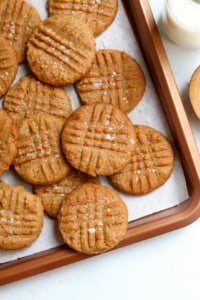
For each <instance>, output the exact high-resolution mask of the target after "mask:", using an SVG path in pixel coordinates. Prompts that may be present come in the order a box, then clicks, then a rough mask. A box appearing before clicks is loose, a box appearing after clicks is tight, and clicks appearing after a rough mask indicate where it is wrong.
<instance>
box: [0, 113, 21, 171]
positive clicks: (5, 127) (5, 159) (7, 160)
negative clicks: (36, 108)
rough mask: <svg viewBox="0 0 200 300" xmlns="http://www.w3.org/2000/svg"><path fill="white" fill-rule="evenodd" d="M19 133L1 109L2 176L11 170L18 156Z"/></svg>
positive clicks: (0, 168) (0, 162)
mask: <svg viewBox="0 0 200 300" xmlns="http://www.w3.org/2000/svg"><path fill="white" fill-rule="evenodd" d="M17 140H18V131H17V127H16V125H15V122H14V121H13V119H12V118H11V117H10V116H9V115H8V113H7V112H6V111H4V110H3V109H0V176H1V175H3V173H4V172H5V171H7V170H8V169H9V167H10V166H11V164H12V162H13V160H14V159H15V157H16V155H17Z"/></svg>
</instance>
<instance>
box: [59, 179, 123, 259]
mask: <svg viewBox="0 0 200 300" xmlns="http://www.w3.org/2000/svg"><path fill="white" fill-rule="evenodd" d="M57 219H58V227H59V230H60V232H61V234H62V237H63V240H64V242H65V243H66V244H67V245H68V246H69V247H71V248H73V249H74V250H76V251H78V252H81V253H86V254H90V255H91V254H97V253H103V252H105V251H108V250H110V249H112V248H113V247H115V246H117V245H118V243H119V242H120V241H121V240H122V239H123V238H124V236H125V234H126V231H127V225H128V209H127V206H126V204H125V202H124V201H123V200H122V199H121V198H120V196H119V195H118V194H117V193H116V192H115V191H114V190H112V189H111V188H109V187H106V186H102V185H96V184H93V183H85V184H83V185H81V186H80V187H78V188H77V189H75V190H74V191H73V192H72V193H70V194H69V196H68V197H67V198H66V199H65V200H64V201H63V203H62V206H61V209H60V211H59V214H58V218H57Z"/></svg>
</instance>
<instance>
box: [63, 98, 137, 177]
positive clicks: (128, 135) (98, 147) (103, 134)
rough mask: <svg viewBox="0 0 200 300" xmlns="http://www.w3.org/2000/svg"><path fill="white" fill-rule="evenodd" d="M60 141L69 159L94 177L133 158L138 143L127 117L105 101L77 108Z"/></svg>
mask: <svg viewBox="0 0 200 300" xmlns="http://www.w3.org/2000/svg"><path fill="white" fill-rule="evenodd" d="M61 140H62V148H63V152H64V154H65V157H66V158H67V161H68V162H69V163H70V164H71V165H72V166H73V167H74V168H75V169H77V170H79V171H81V172H83V173H86V174H89V175H91V176H97V175H111V174H113V173H116V172H117V171H119V170H120V169H121V168H123V167H124V166H125V165H126V164H127V163H128V162H129V161H130V159H131V155H132V152H133V151H134V149H135V146H136V136H135V129H134V126H133V124H132V122H131V121H130V119H129V118H128V116H127V115H126V114H125V113H123V112H122V111H121V110H120V109H118V108H117V107H114V106H113V105H110V104H104V103H95V104H90V105H84V106H81V107H79V108H78V109H76V110H75V111H74V112H73V113H72V114H71V115H70V116H69V118H68V119H67V121H66V123H65V125H64V128H63V131H62V135H61Z"/></svg>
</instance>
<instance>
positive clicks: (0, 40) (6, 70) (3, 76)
mask: <svg viewBox="0 0 200 300" xmlns="http://www.w3.org/2000/svg"><path fill="white" fill-rule="evenodd" d="M17 70H18V62H17V56H16V52H15V49H14V48H13V46H12V45H10V43H9V41H8V40H6V39H5V38H4V37H3V36H0V98H1V97H2V96H3V95H4V94H5V93H6V92H7V90H8V89H9V87H10V85H11V83H12V82H13V80H14V79H15V76H16V74H17Z"/></svg>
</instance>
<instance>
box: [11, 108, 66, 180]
mask: <svg viewBox="0 0 200 300" xmlns="http://www.w3.org/2000/svg"><path fill="white" fill-rule="evenodd" d="M64 122H65V120H63V119H61V118H57V117H53V116H50V115H48V114H42V113H40V114H35V115H32V116H31V117H29V118H25V119H23V120H22V121H21V122H20V125H19V126H18V131H19V138H18V153H17V156H16V158H15V160H14V162H13V166H14V169H15V171H16V172H17V174H18V175H19V176H20V177H21V178H22V179H23V180H24V181H26V182H28V183H31V184H33V185H48V184H53V183H55V182H58V181H60V180H62V179H63V178H64V177H65V176H66V175H67V174H68V172H69V171H70V167H69V165H68V163H67V162H66V160H65V158H64V156H63V153H62V150H61V146H60V134H61V131H62V128H63V125H64Z"/></svg>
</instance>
